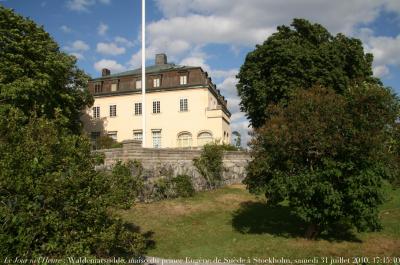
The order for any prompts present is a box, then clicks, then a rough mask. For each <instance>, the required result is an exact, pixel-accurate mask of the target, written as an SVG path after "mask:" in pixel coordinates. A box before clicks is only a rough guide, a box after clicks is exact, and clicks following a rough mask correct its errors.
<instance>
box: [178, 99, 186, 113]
mask: <svg viewBox="0 0 400 265" xmlns="http://www.w3.org/2000/svg"><path fill="white" fill-rule="evenodd" d="M179 111H188V100H187V98H181V99H180V100H179Z"/></svg>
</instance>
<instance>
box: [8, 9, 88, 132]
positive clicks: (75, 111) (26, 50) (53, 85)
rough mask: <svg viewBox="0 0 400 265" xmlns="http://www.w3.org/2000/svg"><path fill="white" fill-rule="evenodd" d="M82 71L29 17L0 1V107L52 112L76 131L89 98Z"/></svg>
mask: <svg viewBox="0 0 400 265" xmlns="http://www.w3.org/2000/svg"><path fill="white" fill-rule="evenodd" d="M87 81H88V76H87V75H86V74H85V73H84V72H83V71H82V70H80V69H79V68H77V66H76V58H75V57H73V56H69V55H67V54H65V53H63V52H60V49H59V47H58V45H57V43H56V42H55V41H54V40H53V39H52V38H51V36H50V35H49V34H48V33H47V32H46V31H45V30H44V29H43V28H42V27H39V26H37V25H36V24H35V23H34V22H33V21H32V20H29V19H25V18H23V17H21V16H20V15H18V14H16V13H14V12H13V11H12V10H9V9H6V8H4V7H3V6H1V5H0V104H1V105H0V108H2V109H3V111H5V110H6V109H9V108H10V107H16V108H18V109H20V110H22V112H23V113H24V114H25V115H27V116H30V115H31V114H32V113H33V112H34V113H36V115H37V116H38V117H42V116H43V117H46V118H54V117H55V115H56V113H57V115H59V117H62V119H58V120H59V121H62V123H63V124H62V125H63V126H65V127H68V128H70V129H71V130H72V131H73V132H75V133H79V132H80V127H81V122H80V120H79V118H80V115H81V111H82V110H83V109H84V108H85V107H86V106H88V105H90V104H92V102H93V99H92V97H91V96H90V94H89V93H88V91H87V89H86V88H87Z"/></svg>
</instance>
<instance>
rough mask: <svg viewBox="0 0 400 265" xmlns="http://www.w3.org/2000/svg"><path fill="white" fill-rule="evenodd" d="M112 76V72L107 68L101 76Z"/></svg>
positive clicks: (102, 70)
mask: <svg viewBox="0 0 400 265" xmlns="http://www.w3.org/2000/svg"><path fill="white" fill-rule="evenodd" d="M110 74H111V72H110V70H109V69H107V68H103V69H101V76H108V75H110Z"/></svg>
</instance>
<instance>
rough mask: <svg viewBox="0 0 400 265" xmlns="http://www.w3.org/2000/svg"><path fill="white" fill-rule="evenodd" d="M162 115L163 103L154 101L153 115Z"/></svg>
mask: <svg viewBox="0 0 400 265" xmlns="http://www.w3.org/2000/svg"><path fill="white" fill-rule="evenodd" d="M159 113H161V102H160V101H159V100H153V114H159Z"/></svg>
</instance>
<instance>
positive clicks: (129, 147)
mask: <svg viewBox="0 0 400 265" xmlns="http://www.w3.org/2000/svg"><path fill="white" fill-rule="evenodd" d="M97 152H101V153H104V155H105V160H104V165H103V166H102V167H103V168H104V167H105V168H106V169H110V168H112V166H113V165H114V164H115V163H116V161H118V160H122V161H127V160H138V161H140V162H141V163H142V165H143V167H144V169H145V177H146V178H147V179H149V178H159V177H161V176H163V175H165V174H167V173H172V174H173V175H174V176H176V175H179V174H187V175H189V176H191V177H192V180H193V184H194V186H195V189H196V190H202V189H204V188H205V181H204V179H203V177H202V176H201V175H200V174H199V173H198V171H197V169H196V167H195V166H194V165H193V158H195V157H199V156H200V154H201V150H190V149H176V148H171V149H154V148H142V147H141V142H140V141H135V140H130V141H124V142H123V147H122V148H115V149H104V150H98V151H97ZM249 160H250V156H249V154H248V153H247V152H244V151H226V152H224V157H223V163H224V168H225V169H224V173H223V182H224V184H225V185H227V184H235V183H241V182H242V180H243V179H244V178H245V176H246V171H245V168H246V166H247V163H248V161H249Z"/></svg>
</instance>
